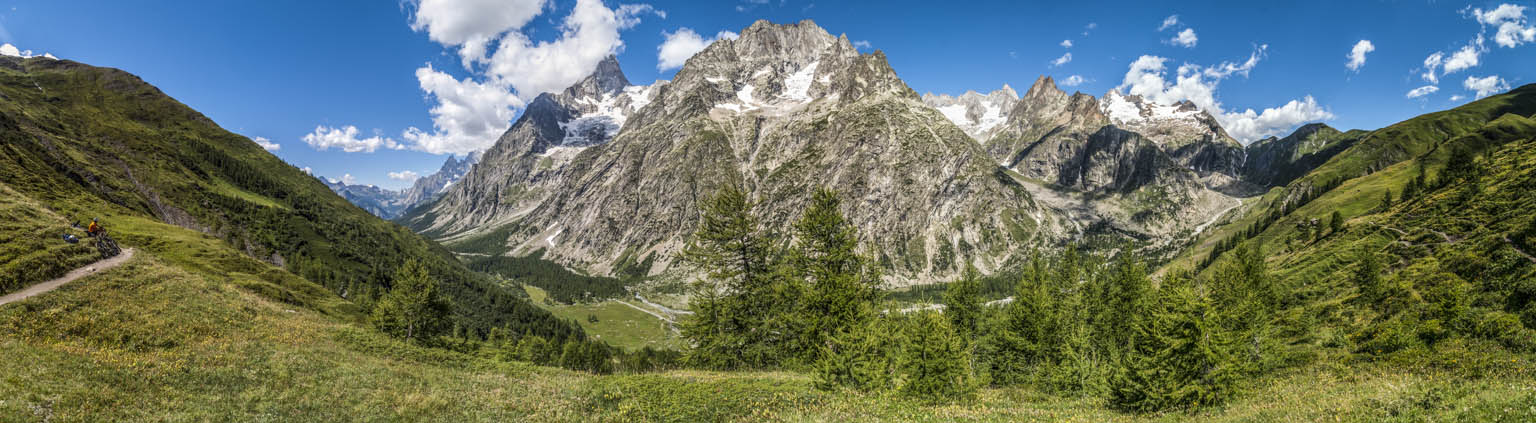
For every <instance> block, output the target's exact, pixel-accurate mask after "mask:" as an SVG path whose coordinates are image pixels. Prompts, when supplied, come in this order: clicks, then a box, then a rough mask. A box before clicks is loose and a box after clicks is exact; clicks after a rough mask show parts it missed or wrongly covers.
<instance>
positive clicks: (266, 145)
mask: <svg viewBox="0 0 1536 423" xmlns="http://www.w3.org/2000/svg"><path fill="white" fill-rule="evenodd" d="M251 142H255V143H256V145H259V146H261V149H263V150H267V151H277V150H278V149H280V148H283V146H281V145H277V143H275V142H272V140H269V139H266V138H263V137H251Z"/></svg>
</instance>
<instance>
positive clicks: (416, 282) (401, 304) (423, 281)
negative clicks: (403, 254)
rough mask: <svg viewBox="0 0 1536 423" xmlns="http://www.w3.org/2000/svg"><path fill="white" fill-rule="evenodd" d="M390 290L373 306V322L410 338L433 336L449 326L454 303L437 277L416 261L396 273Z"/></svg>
mask: <svg viewBox="0 0 1536 423" xmlns="http://www.w3.org/2000/svg"><path fill="white" fill-rule="evenodd" d="M392 284H393V286H391V287H390V290H389V293H387V294H385V295H384V296H383V297H382V298H380V299H379V301H378V303H377V304H376V305H375V306H374V308H373V316H372V317H373V324H374V326H376V327H378V328H379V330H381V331H383V332H384V333H387V334H390V335H392V336H395V337H397V338H401V339H405V340H407V341H420V340H426V339H431V338H432V337H434V336H437V335H439V334H441V333H443V332H444V331H445V330H447V329H449V328H450V327H451V325H452V323H451V322H450V321H449V314H450V312H451V311H452V306H451V305H450V304H449V303H448V300H447V299H446V298H443V297H442V296H441V294H439V293H438V290H437V280H435V279H432V277H431V275H429V274H428V273H427V268H426V267H425V266H422V265H421V263H420V262H417V261H415V260H412V261H408V262H406V263H405V264H404V265H401V266H400V268H399V269H398V270H396V272H395V277H394V280H393V283H392Z"/></svg>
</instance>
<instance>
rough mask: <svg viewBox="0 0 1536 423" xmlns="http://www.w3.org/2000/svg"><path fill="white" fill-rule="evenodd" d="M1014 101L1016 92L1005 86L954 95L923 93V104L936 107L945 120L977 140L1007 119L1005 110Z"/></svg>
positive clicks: (1016, 96)
mask: <svg viewBox="0 0 1536 423" xmlns="http://www.w3.org/2000/svg"><path fill="white" fill-rule="evenodd" d="M1018 101H1019V95H1018V93H1017V92H1014V91H1013V88H1012V87H1009V86H1007V85H1004V86H1003V88H1002V89H1000V90H997V91H993V92H991V93H988V94H981V93H977V92H975V91H966V92H965V94H961V95H960V96H958V97H952V96H948V95H934V94H927V95H924V96H923V102H924V103H927V104H928V105H929V106H932V107H933V108H935V109H938V111H939V113H940V114H943V115H944V117H945V118H946V119H949V121H950V122H954V124H955V126H959V127H960V129H961V130H963V131H965V133H966V134H967V135H970V136H971V137H972V138H975V139H977V140H986V139H987V138H989V137H990V136H991V135H992V132H993V130H995V129H998V128H1000V127H1001V126H1002V125H1003V123H1005V122H1007V121H1008V112H1010V111H1012V110H1013V106H1014V104H1015V103H1017V102H1018Z"/></svg>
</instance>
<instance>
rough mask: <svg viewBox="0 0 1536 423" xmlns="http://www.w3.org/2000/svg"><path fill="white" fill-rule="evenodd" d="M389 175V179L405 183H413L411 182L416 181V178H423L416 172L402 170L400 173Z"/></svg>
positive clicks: (390, 173)
mask: <svg viewBox="0 0 1536 423" xmlns="http://www.w3.org/2000/svg"><path fill="white" fill-rule="evenodd" d="M388 175H389V179H394V180H396V181H405V182H411V181H414V180H416V178H420V177H421V174H419V173H416V172H415V171H410V170H402V171H399V172H389V173H388Z"/></svg>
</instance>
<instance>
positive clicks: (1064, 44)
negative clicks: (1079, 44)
mask: <svg viewBox="0 0 1536 423" xmlns="http://www.w3.org/2000/svg"><path fill="white" fill-rule="evenodd" d="M1061 46H1062V47H1064V48H1072V40H1061Z"/></svg>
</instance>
